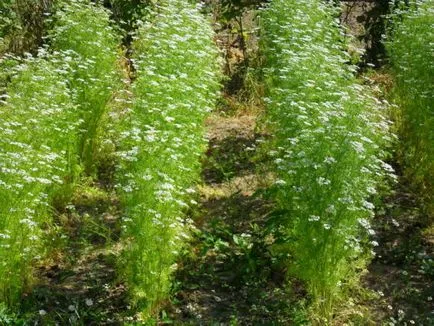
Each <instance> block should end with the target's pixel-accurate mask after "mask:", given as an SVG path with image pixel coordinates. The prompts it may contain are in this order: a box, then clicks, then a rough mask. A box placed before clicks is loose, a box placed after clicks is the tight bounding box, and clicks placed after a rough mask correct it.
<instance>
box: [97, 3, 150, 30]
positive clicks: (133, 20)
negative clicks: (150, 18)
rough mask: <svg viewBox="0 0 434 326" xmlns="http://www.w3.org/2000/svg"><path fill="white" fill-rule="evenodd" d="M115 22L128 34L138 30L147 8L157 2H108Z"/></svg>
mask: <svg viewBox="0 0 434 326" xmlns="http://www.w3.org/2000/svg"><path fill="white" fill-rule="evenodd" d="M105 2H106V5H107V6H109V7H110V9H111V12H112V16H113V18H114V20H115V21H116V22H117V23H118V24H119V26H120V27H121V28H122V29H123V30H124V31H125V32H127V33H131V32H132V31H133V30H134V29H135V28H137V22H138V21H140V20H141V19H143V16H144V14H145V13H146V10H147V8H148V7H149V6H150V5H151V4H152V3H153V2H156V1H155V0H154V1H152V0H106V1H105Z"/></svg>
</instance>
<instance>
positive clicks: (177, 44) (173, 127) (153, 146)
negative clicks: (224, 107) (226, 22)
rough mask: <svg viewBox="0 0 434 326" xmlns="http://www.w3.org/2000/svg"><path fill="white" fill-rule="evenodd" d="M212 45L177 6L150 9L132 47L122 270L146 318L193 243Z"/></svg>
mask: <svg viewBox="0 0 434 326" xmlns="http://www.w3.org/2000/svg"><path fill="white" fill-rule="evenodd" d="M213 37H214V35H213V31H212V28H211V26H210V24H209V22H208V21H207V20H206V19H205V18H204V17H203V16H202V14H201V13H200V11H199V8H198V7H197V6H194V5H192V4H190V2H188V1H185V0H171V1H162V2H161V3H159V4H158V5H156V6H155V7H153V8H152V10H151V11H150V12H149V15H148V17H147V20H146V22H145V23H143V25H142V26H141V27H140V28H139V31H138V33H137V35H136V37H135V41H134V43H133V51H134V53H133V61H134V67H135V69H136V77H137V78H136V80H135V82H134V86H133V92H132V93H133V96H134V103H133V105H132V109H131V110H130V112H128V115H127V116H126V119H125V120H126V121H127V123H126V126H125V130H124V131H123V132H122V137H121V138H122V147H123V151H121V152H120V153H119V155H120V156H121V158H122V164H121V168H120V170H119V174H118V175H119V178H120V180H121V181H122V182H121V184H122V186H121V201H122V204H123V206H124V207H125V218H124V223H123V227H124V232H123V238H124V240H125V246H126V247H125V250H124V259H123V261H122V263H121V264H120V268H121V270H122V271H123V273H124V275H125V277H126V279H127V280H128V284H129V286H130V288H131V290H132V293H133V296H134V297H135V299H136V300H137V301H140V303H141V304H142V305H143V306H144V313H145V315H148V314H149V313H150V312H151V311H152V308H153V307H155V306H156V305H157V304H158V303H159V302H161V300H163V299H165V298H166V297H167V294H168V292H169V288H170V285H171V282H170V278H171V274H172V272H173V270H174V268H175V267H176V265H174V264H175V262H176V256H177V253H178V252H179V250H180V248H181V246H182V244H183V242H184V241H185V239H186V238H187V237H188V234H187V230H186V222H185V219H184V213H185V211H186V210H187V209H188V207H189V206H191V205H192V203H194V202H191V201H190V200H191V193H192V192H194V189H193V188H191V187H192V186H194V183H195V181H196V180H198V177H199V172H200V158H201V155H202V153H203V151H204V149H205V141H204V139H203V136H204V130H203V123H204V118H205V117H206V115H207V114H208V112H210V110H211V109H212V108H213V106H214V102H215V100H216V96H217V91H218V88H219V83H218V81H219V64H218V62H219V60H218V51H217V48H216V46H215V44H214V42H213Z"/></svg>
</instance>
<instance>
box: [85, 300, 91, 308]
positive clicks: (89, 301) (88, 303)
mask: <svg viewBox="0 0 434 326" xmlns="http://www.w3.org/2000/svg"><path fill="white" fill-rule="evenodd" d="M85 303H86V306H88V307H90V306H93V300H92V299H86V301H85Z"/></svg>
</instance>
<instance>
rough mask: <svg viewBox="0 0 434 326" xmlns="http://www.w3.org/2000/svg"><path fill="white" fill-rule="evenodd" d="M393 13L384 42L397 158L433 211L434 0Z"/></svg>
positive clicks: (414, 4) (415, 4) (414, 3)
mask: <svg viewBox="0 0 434 326" xmlns="http://www.w3.org/2000/svg"><path fill="white" fill-rule="evenodd" d="M392 18H393V19H392V22H393V27H394V28H393V30H392V31H391V33H390V34H391V35H390V37H389V39H388V40H387V42H386V48H387V52H388V55H389V57H390V62H391V67H392V71H393V73H394V88H393V94H392V96H393V98H394V100H395V101H396V103H397V104H398V105H399V107H400V113H401V114H400V119H399V120H398V122H397V124H398V127H399V131H400V136H401V142H402V144H403V146H402V151H401V158H402V162H403V165H404V167H405V173H406V175H407V177H408V179H409V180H411V182H412V183H413V184H415V185H416V186H417V187H418V188H419V191H420V196H421V197H422V198H424V199H426V202H427V203H428V206H429V209H430V211H431V214H432V215H433V216H434V80H433V76H434V65H433V56H434V33H433V25H434V2H433V1H411V3H410V6H409V7H407V8H405V9H404V10H402V9H398V10H396V11H395V13H394V14H393V15H392Z"/></svg>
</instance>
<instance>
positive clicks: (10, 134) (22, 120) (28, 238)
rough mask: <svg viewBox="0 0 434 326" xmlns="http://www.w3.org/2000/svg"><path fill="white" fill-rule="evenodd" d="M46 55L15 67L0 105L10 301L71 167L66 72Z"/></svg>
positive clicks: (1, 274) (3, 239)
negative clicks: (53, 199) (56, 195)
mask: <svg viewBox="0 0 434 326" xmlns="http://www.w3.org/2000/svg"><path fill="white" fill-rule="evenodd" d="M57 60H59V57H57V56H55V57H51V56H49V55H47V54H44V55H42V53H41V54H40V56H39V57H38V58H32V57H30V58H28V59H26V60H25V61H24V63H23V64H22V65H20V66H18V68H17V70H19V71H18V74H17V75H16V76H15V77H13V79H12V81H11V82H10V84H9V87H8V88H7V95H3V100H4V101H3V104H2V105H1V106H0V116H1V120H0V121H1V122H0V133H1V137H0V147H1V149H2V150H1V152H0V162H1V163H0V180H1V181H0V193H1V196H0V215H1V216H2V219H1V221H0V230H1V231H0V243H1V245H0V257H1V259H2V264H1V266H0V283H1V286H0V288H1V290H0V297H1V300H2V301H6V302H8V303H13V302H14V301H15V300H17V299H18V296H19V293H20V291H21V288H22V286H23V285H25V284H26V283H27V282H28V281H29V277H30V274H31V273H30V271H29V268H30V264H31V262H32V261H34V260H37V259H39V258H40V257H41V256H42V255H43V254H44V252H43V240H42V238H41V237H42V234H41V226H43V224H44V223H47V222H48V216H49V214H50V209H49V205H50V202H51V199H52V197H53V195H54V192H55V190H56V189H59V188H60V185H61V184H62V183H64V182H65V181H67V180H68V176H69V175H70V173H71V170H72V169H73V166H75V163H76V162H75V157H74V153H75V141H76V139H77V136H76V134H77V131H78V127H79V123H78V118H77V108H76V106H74V105H73V104H72V103H71V101H70V93H69V90H68V87H67V84H66V82H65V75H66V74H67V73H68V70H69V69H70V67H69V65H68V63H67V62H66V63H62V62H59V64H56V63H55V62H56V61H57Z"/></svg>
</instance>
